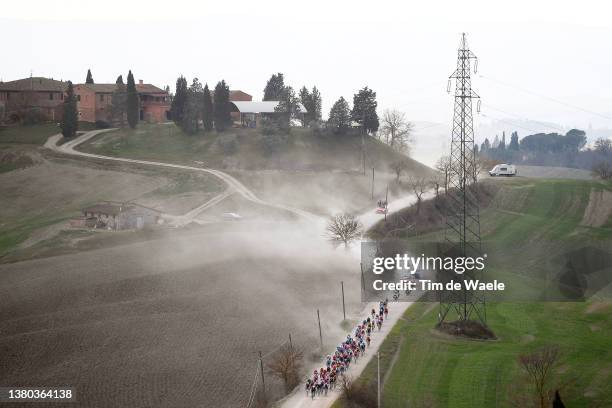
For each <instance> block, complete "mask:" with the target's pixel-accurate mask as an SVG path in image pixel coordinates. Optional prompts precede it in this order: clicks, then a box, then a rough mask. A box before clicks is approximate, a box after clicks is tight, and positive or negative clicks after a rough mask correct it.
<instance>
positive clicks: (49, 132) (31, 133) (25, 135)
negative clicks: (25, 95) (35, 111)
mask: <svg viewBox="0 0 612 408" xmlns="http://www.w3.org/2000/svg"><path fill="white" fill-rule="evenodd" d="M60 132H61V129H60V128H59V127H58V126H57V123H43V124H40V125H29V126H11V127H7V128H5V129H2V130H0V143H23V144H36V145H43V144H44V143H45V142H46V141H47V139H48V138H49V136H53V135H56V134H58V133H60Z"/></svg>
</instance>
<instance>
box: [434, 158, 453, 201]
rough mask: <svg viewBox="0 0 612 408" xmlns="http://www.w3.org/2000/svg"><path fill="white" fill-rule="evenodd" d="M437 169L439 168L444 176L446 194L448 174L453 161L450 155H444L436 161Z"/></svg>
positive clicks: (445, 191) (446, 191)
mask: <svg viewBox="0 0 612 408" xmlns="http://www.w3.org/2000/svg"><path fill="white" fill-rule="evenodd" d="M435 167H436V170H438V171H439V172H440V173H442V175H443V176H444V184H443V186H444V194H446V193H448V175H449V173H450V167H451V161H450V157H448V156H442V157H440V158H439V159H438V161H437V162H436V165H435Z"/></svg>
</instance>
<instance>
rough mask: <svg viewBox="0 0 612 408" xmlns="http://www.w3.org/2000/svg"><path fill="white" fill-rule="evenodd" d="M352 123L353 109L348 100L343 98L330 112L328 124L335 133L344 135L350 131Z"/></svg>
mask: <svg viewBox="0 0 612 408" xmlns="http://www.w3.org/2000/svg"><path fill="white" fill-rule="evenodd" d="M350 122H351V109H350V107H349V104H348V102H347V101H346V99H344V97H342V96H341V97H340V99H338V100H337V101H336V103H334V106H332V108H331V110H330V111H329V119H328V120H327V123H328V125H329V126H330V127H331V128H332V129H333V130H334V133H339V134H343V133H346V131H347V130H348V128H349V126H350Z"/></svg>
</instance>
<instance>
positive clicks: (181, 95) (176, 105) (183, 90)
mask: <svg viewBox="0 0 612 408" xmlns="http://www.w3.org/2000/svg"><path fill="white" fill-rule="evenodd" d="M186 103H187V80H186V79H185V77H184V76H182V75H181V76H180V77H178V78H177V79H176V92H175V94H174V98H172V106H171V107H170V112H171V113H172V120H173V121H174V123H176V124H177V126H178V125H179V124H180V123H181V121H182V120H183V114H184V112H185V104H186Z"/></svg>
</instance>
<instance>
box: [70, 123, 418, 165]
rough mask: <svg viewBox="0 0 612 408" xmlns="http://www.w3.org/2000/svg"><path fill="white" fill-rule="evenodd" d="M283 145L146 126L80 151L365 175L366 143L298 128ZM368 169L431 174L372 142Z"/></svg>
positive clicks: (254, 136) (243, 133)
mask: <svg viewBox="0 0 612 408" xmlns="http://www.w3.org/2000/svg"><path fill="white" fill-rule="evenodd" d="M279 137H280V138H281V139H283V142H280V143H279V144H278V148H277V150H274V151H273V152H267V150H266V147H265V140H264V139H265V137H264V136H263V135H262V133H261V131H260V130H259V129H241V128H232V129H228V130H226V131H225V132H223V133H217V132H216V131H212V132H210V133H206V134H203V133H200V134H196V135H187V134H185V133H183V132H182V131H181V130H180V129H179V128H178V127H176V126H175V125H174V124H161V125H148V124H141V125H140V126H139V127H138V128H137V129H135V130H132V129H121V130H117V131H113V132H109V133H105V134H102V135H100V136H99V137H97V138H95V139H92V140H91V141H90V142H88V143H85V144H83V145H82V146H80V148H79V149H80V150H83V151H86V152H90V153H97V154H104V155H109V156H115V155H116V156H122V157H133V158H139V159H150V160H154V159H155V160H164V161H172V162H174V161H180V162H183V163H185V162H188V161H192V162H203V164H204V165H205V166H208V167H215V168H225V169H235V170H272V169H276V170H290V171H328V170H340V171H361V170H362V149H361V142H362V140H361V137H360V136H358V135H357V136H355V135H343V136H341V135H333V134H327V133H316V132H314V131H312V130H311V129H302V128H294V129H292V130H291V132H290V133H289V134H284V135H279ZM365 142H366V143H365V151H366V167H367V169H368V170H371V168H372V167H375V168H376V169H377V170H379V171H388V170H389V164H390V163H392V162H394V161H397V160H400V159H404V160H407V161H408V163H409V165H408V167H409V169H410V170H411V171H414V172H419V173H420V172H427V171H428V168H427V167H426V166H424V165H422V164H421V163H418V162H417V161H415V160H412V159H410V158H406V157H405V156H403V155H400V154H398V153H396V152H395V151H393V150H392V149H391V148H389V147H388V146H387V145H385V144H384V143H382V142H380V141H378V140H376V139H374V138H371V137H367V138H366V140H365Z"/></svg>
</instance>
